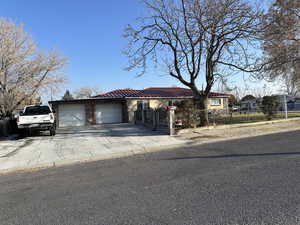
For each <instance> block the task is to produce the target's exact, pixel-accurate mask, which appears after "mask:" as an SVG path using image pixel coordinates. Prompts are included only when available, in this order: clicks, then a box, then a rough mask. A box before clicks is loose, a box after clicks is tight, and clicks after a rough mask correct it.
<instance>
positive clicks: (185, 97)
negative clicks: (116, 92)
mask: <svg viewBox="0 0 300 225" xmlns="http://www.w3.org/2000/svg"><path fill="white" fill-rule="evenodd" d="M141 98H143V99H145V98H146V99H148V98H149V99H151V98H155V99H170V98H171V99H173V98H174V99H176V98H183V99H192V98H195V97H194V96H178V97H125V99H141ZM208 98H229V96H226V95H219V96H210V97H208Z"/></svg>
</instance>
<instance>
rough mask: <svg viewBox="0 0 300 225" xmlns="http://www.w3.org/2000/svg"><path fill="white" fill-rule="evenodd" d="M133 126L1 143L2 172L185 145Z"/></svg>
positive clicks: (62, 131) (101, 127) (86, 129)
mask: <svg viewBox="0 0 300 225" xmlns="http://www.w3.org/2000/svg"><path fill="white" fill-rule="evenodd" d="M185 143H186V141H184V140H179V139H176V138H174V137H170V136H168V135H165V134H163V133H160V132H158V131H157V132H156V131H151V130H149V129H146V128H144V127H141V126H135V125H131V124H113V125H99V126H93V127H84V128H82V127H81V128H70V129H59V130H57V135H56V136H54V137H52V136H49V134H48V133H45V134H40V135H35V136H31V137H27V138H24V139H19V140H13V141H2V142H0V172H7V171H13V170H23V169H31V168H32V169H33V168H38V167H49V166H58V165H65V164H71V163H76V162H84V161H93V160H100V159H109V158H116V157H122V156H129V155H132V154H139V153H144V152H147V151H153V150H156V149H157V150H158V149H161V148H166V147H167V146H175V145H182V144H185Z"/></svg>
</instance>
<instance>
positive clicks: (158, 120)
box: [135, 108, 169, 133]
mask: <svg viewBox="0 0 300 225" xmlns="http://www.w3.org/2000/svg"><path fill="white" fill-rule="evenodd" d="M168 114H169V113H168V110H167V109H163V108H160V109H148V110H137V111H135V123H137V124H143V125H145V126H147V127H150V128H152V129H153V130H161V131H165V132H168V133H169V131H168V128H169V115H168Z"/></svg>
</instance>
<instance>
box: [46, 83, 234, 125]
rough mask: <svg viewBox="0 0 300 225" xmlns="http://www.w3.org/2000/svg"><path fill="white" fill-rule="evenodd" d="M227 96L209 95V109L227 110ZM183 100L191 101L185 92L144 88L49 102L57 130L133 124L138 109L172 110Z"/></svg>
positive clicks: (213, 93)
mask: <svg viewBox="0 0 300 225" xmlns="http://www.w3.org/2000/svg"><path fill="white" fill-rule="evenodd" d="M229 96H230V95H228V94H223V93H215V92H211V93H210V96H209V106H208V108H209V109H227V108H228V98H229ZM182 100H189V101H193V100H194V95H193V93H192V91H191V90H190V89H187V88H178V87H172V88H147V89H144V90H132V89H123V90H114V91H111V92H107V93H104V94H100V95H97V96H94V97H93V98H89V99H75V100H67V101H66V100H58V101H50V102H49V104H50V105H51V106H52V108H53V109H54V110H55V112H56V118H57V126H58V127H69V126H87V125H95V124H106V123H123V122H124V123H127V122H134V112H135V111H136V110H137V109H138V108H139V109H148V108H153V109H154V108H159V107H166V106H172V105H174V103H177V102H178V101H182Z"/></svg>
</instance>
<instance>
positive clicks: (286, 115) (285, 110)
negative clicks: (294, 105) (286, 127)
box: [283, 95, 288, 119]
mask: <svg viewBox="0 0 300 225" xmlns="http://www.w3.org/2000/svg"><path fill="white" fill-rule="evenodd" d="M283 104H284V112H285V119H287V118H288V111H287V102H286V95H284V97H283Z"/></svg>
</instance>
